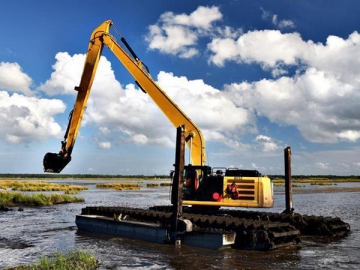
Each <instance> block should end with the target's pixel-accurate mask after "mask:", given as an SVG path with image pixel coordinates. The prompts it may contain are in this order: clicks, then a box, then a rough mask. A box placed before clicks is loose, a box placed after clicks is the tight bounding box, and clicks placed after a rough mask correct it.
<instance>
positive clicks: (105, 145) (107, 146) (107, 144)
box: [98, 142, 111, 149]
mask: <svg viewBox="0 0 360 270" xmlns="http://www.w3.org/2000/svg"><path fill="white" fill-rule="evenodd" d="M98 146H99V147H100V148H103V149H110V148H111V143H110V142H98Z"/></svg>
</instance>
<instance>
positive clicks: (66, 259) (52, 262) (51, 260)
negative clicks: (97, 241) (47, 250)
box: [6, 250, 99, 270]
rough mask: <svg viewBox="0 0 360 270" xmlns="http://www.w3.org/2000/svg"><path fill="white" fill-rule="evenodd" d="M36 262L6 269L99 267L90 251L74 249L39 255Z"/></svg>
mask: <svg viewBox="0 0 360 270" xmlns="http://www.w3.org/2000/svg"><path fill="white" fill-rule="evenodd" d="M38 261H39V262H38V263H35V264H32V265H21V266H17V267H12V268H6V270H33V269H41V270H50V269H51V270H55V269H60V270H75V269H76V270H85V269H87V270H93V269H97V268H98V267H99V262H98V260H97V259H96V257H95V256H93V255H92V254H91V253H88V252H85V251H81V250H76V251H69V252H67V253H61V252H57V253H55V254H54V255H53V256H50V257H46V256H41V257H39V259H38Z"/></svg>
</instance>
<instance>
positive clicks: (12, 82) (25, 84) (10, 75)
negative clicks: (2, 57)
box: [0, 62, 33, 96]
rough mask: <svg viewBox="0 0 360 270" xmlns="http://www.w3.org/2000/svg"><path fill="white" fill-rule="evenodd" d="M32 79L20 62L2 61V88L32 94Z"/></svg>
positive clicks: (0, 80) (0, 85) (0, 83)
mask: <svg viewBox="0 0 360 270" xmlns="http://www.w3.org/2000/svg"><path fill="white" fill-rule="evenodd" d="M31 84H32V79H31V78H30V77H29V76H28V75H27V74H26V73H24V72H23V71H22V69H21V67H20V65H19V64H18V63H8V62H1V63H0V90H6V91H9V92H19V93H23V94H24V95H28V96H29V95H32V94H33V92H32V91H31V90H30V86H31Z"/></svg>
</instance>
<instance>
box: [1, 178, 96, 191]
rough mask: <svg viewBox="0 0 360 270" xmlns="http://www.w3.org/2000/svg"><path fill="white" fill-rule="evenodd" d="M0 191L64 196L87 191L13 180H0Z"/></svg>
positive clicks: (80, 187)
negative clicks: (53, 193)
mask: <svg viewBox="0 0 360 270" xmlns="http://www.w3.org/2000/svg"><path fill="white" fill-rule="evenodd" d="M0 189H5V190H6V189H11V190H13V191H29V192H37V191H63V192H64V193H65V194H77V193H79V192H80V191H82V190H88V189H89V188H88V187H84V186H76V185H68V184H55V183H48V182H43V181H14V180H0Z"/></svg>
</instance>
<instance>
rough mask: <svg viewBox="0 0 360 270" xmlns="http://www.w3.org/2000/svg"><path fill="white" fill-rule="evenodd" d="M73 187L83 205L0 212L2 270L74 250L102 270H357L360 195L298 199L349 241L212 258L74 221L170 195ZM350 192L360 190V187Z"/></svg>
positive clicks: (279, 200)
mask: <svg viewBox="0 0 360 270" xmlns="http://www.w3.org/2000/svg"><path fill="white" fill-rule="evenodd" d="M53 182H67V181H53ZM68 182H69V181H68ZM102 182H103V180H102ZM107 182H111V181H107ZM69 183H70V184H71V183H73V184H77V185H78V184H84V185H85V184H86V185H87V186H88V187H89V190H87V191H83V192H81V193H80V194H79V195H77V196H79V197H83V198H84V199H85V201H86V203H82V204H63V205H56V206H49V207H41V208H25V210H24V211H23V212H19V211H10V212H0V269H3V268H5V267H9V266H17V265H20V264H28V263H33V262H36V261H37V260H38V258H39V256H40V255H50V254H53V253H54V252H56V251H66V250H73V249H77V248H79V249H82V250H86V251H89V252H91V253H92V254H94V255H95V256H96V257H97V258H98V259H99V261H100V263H101V266H100V269H130V268H131V269H133V268H134V269H188V268H191V269H289V268H291V269H319V268H322V269H360V258H359V256H358V254H359V251H360V226H359V223H360V210H359V207H358V206H359V198H360V197H359V195H360V194H359V192H338V193H312V194H293V206H294V208H295V211H296V212H298V213H302V214H308V215H323V216H339V217H341V219H342V220H343V221H345V222H347V223H349V224H350V226H351V230H352V233H351V234H350V235H349V236H347V237H346V238H342V239H340V240H337V241H331V242H312V241H309V240H304V241H303V243H302V247H301V248H299V249H281V250H275V251H269V252H259V251H244V250H235V249H224V250H220V251H215V250H208V249H201V248H196V247H188V246H185V245H183V246H181V247H180V248H175V247H174V246H172V245H165V244H154V243H147V242H142V241H139V240H134V239H127V238H118V237H113V236H106V235H94V234H89V233H84V232H79V231H77V227H76V225H75V215H77V214H80V212H81V208H83V207H85V206H93V205H103V206H132V207H146V208H147V207H149V206H153V205H168V204H169V188H168V187H162V188H156V189H154V188H142V189H141V190H140V191H111V190H104V189H96V188H95V185H96V180H93V181H89V180H84V181H82V180H77V181H73V182H69ZM345 185H346V186H352V187H359V186H360V184H359V183H350V184H349V183H346V184H345ZM306 188H308V187H306ZM317 188H319V187H317ZM276 190H279V189H275V191H276ZM284 202H285V197H284V194H282V193H279V192H275V207H274V208H273V209H268V210H266V211H269V212H282V211H283V210H284V208H285V206H284ZM15 210H16V209H15Z"/></svg>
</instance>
